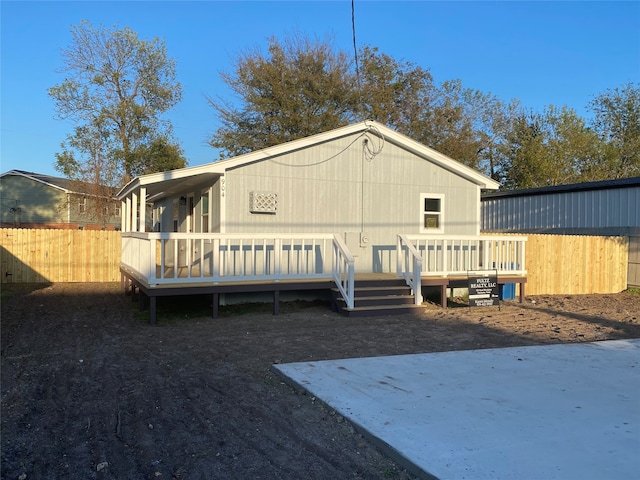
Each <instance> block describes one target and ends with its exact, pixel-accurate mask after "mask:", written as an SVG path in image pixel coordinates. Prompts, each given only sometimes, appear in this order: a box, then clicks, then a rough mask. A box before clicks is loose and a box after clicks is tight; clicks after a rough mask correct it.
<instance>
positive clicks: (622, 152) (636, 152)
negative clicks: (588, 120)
mask: <svg viewBox="0 0 640 480" xmlns="http://www.w3.org/2000/svg"><path fill="white" fill-rule="evenodd" d="M588 108H589V109H590V110H591V111H592V112H593V113H594V119H593V121H592V127H593V129H594V130H595V131H596V132H597V133H598V135H600V138H601V139H602V141H603V142H604V144H605V146H604V150H603V154H602V164H601V165H600V166H599V169H598V170H600V171H606V172H607V178H626V177H633V176H637V175H640V84H633V83H629V84H626V85H624V86H622V87H620V88H615V89H610V90H607V91H606V92H605V93H602V94H600V95H598V96H597V97H596V98H595V99H594V100H593V101H591V102H590V103H589V105H588Z"/></svg>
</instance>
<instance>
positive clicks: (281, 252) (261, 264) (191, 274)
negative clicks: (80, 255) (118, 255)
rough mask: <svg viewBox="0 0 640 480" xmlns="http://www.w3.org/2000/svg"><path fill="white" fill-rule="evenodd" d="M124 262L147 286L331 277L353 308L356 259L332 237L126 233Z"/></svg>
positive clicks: (124, 236) (314, 235) (338, 239)
mask: <svg viewBox="0 0 640 480" xmlns="http://www.w3.org/2000/svg"><path fill="white" fill-rule="evenodd" d="M122 264H123V266H124V267H125V268H127V269H128V270H130V271H132V272H133V273H135V274H136V276H138V277H140V278H141V279H143V280H145V281H146V283H147V284H148V285H149V286H158V285H169V284H171V285H188V284H194V283H207V282H211V283H212V284H219V283H223V282H242V281H261V280H264V281H274V282H277V281H281V280H294V279H333V280H334V281H335V283H336V285H337V287H338V289H339V290H340V292H341V293H342V295H343V298H344V299H345V301H346V303H347V306H348V308H353V298H354V268H355V267H354V259H353V257H352V256H351V254H350V253H349V252H348V249H347V248H346V246H345V245H344V242H343V241H342V239H340V238H339V237H337V236H334V235H331V234H288V235H278V234H273V235H270V234H261V235H251V234H246V235H242V234H219V233H164V232H163V233H155V232H154V233H142V232H124V233H122Z"/></svg>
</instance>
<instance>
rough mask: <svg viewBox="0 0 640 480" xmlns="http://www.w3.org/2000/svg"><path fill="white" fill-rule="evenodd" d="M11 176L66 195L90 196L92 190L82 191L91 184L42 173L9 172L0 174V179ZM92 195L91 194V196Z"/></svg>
mask: <svg viewBox="0 0 640 480" xmlns="http://www.w3.org/2000/svg"><path fill="white" fill-rule="evenodd" d="M9 175H15V176H20V177H25V178H28V179H30V180H33V181H35V182H39V183H42V184H45V185H48V186H50V187H53V188H56V189H58V190H62V191H64V192H65V193H80V194H90V193H89V192H91V190H90V189H89V188H87V191H82V190H83V189H82V187H91V186H93V185H92V184H91V183H88V182H82V181H80V180H72V179H70V178H64V177H53V176H51V175H43V174H41V173H34V172H26V171H24V170H9V171H8V172H5V173H3V174H0V179H1V178H4V177H6V176H9ZM90 195H91V194H90Z"/></svg>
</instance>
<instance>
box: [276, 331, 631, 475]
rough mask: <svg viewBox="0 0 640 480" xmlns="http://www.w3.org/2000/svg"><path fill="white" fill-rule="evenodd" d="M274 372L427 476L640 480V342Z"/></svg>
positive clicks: (310, 365) (304, 365)
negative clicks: (637, 479)
mask: <svg viewBox="0 0 640 480" xmlns="http://www.w3.org/2000/svg"><path fill="white" fill-rule="evenodd" d="M274 368H275V369H276V370H277V371H279V372H280V373H281V374H282V375H284V376H285V377H286V378H288V379H289V381H291V382H293V383H295V384H297V385H298V386H300V387H302V388H304V389H305V390H306V391H308V392H309V394H311V395H313V396H315V397H317V398H319V399H320V400H322V401H324V402H325V403H326V404H328V405H329V406H330V407H331V408H333V409H335V410H336V411H337V412H339V413H340V414H341V415H343V416H344V417H346V418H347V419H349V420H350V421H351V422H352V423H353V424H354V425H355V426H356V428H358V429H359V430H360V431H361V432H363V433H364V434H366V435H368V436H370V438H372V439H373V440H374V441H375V442H377V443H378V445H380V446H381V447H382V448H384V449H385V450H386V451H387V453H388V454H389V455H390V456H392V457H393V458H394V459H396V460H397V461H399V462H400V463H401V464H403V465H404V466H405V467H407V468H408V469H409V470H411V471H413V472H414V473H415V474H417V475H418V476H421V477H424V478H434V477H435V478H438V479H441V480H447V479H455V480H460V479H474V480H475V479H492V480H497V479H509V480H513V479H519V480H527V479H532V480H534V479H545V480H552V479H557V480H573V479H576V480H577V479H580V480H585V479H598V480H602V479H616V480H626V479H629V480H631V479H636V478H640V477H639V475H640V339H638V340H620V341H603V342H594V343H584V344H569V345H553V346H533V347H518V348H504V349H488V350H469V351H458V352H442V353H428V354H417V355H399V356H389V357H374V358H354V359H345V360H330V361H320V362H301V363H291V364H283V365H276V366H274Z"/></svg>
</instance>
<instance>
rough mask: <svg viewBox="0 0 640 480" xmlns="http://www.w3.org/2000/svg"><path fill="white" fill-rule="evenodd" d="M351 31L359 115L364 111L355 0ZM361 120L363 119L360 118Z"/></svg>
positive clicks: (352, 6) (352, 4) (353, 1)
mask: <svg viewBox="0 0 640 480" xmlns="http://www.w3.org/2000/svg"><path fill="white" fill-rule="evenodd" d="M351 33H352V36H353V54H354V57H355V61H356V79H357V81H358V105H357V107H356V109H357V110H356V117H360V116H361V115H362V114H363V112H364V107H363V105H362V84H361V83H360V66H359V65H358V47H357V44H356V7H355V0H351ZM360 120H361V121H362V120H363V119H362V118H360Z"/></svg>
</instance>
